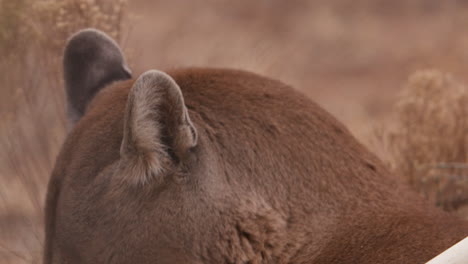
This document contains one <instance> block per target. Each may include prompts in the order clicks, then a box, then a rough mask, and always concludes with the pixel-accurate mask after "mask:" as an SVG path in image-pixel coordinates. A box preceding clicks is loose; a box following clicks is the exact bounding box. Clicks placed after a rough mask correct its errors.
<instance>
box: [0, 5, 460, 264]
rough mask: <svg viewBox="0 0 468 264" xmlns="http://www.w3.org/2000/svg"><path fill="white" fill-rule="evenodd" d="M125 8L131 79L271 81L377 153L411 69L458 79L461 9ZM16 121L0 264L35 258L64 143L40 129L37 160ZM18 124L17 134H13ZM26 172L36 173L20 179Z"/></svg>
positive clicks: (3, 169) (31, 140)
mask: <svg viewBox="0 0 468 264" xmlns="http://www.w3.org/2000/svg"><path fill="white" fill-rule="evenodd" d="M129 10H130V12H131V13H132V14H133V17H132V18H131V19H129V21H127V22H126V24H125V29H126V30H125V34H124V36H123V39H122V43H123V48H124V50H125V52H126V53H127V54H128V57H129V58H130V65H131V66H132V67H133V69H134V72H135V75H138V74H139V73H141V72H143V71H146V70H148V69H150V68H155V69H163V70H164V69H167V68H173V67H181V66H182V67H185V66H207V67H228V68H239V69H244V70H250V71H254V72H257V73H260V74H263V75H266V76H269V77H272V78H274V79H279V80H282V81H283V82H285V83H288V84H290V85H292V86H294V87H295V88H297V89H298V90H300V91H302V92H303V93H304V94H305V95H306V96H308V97H310V98H312V99H313V100H315V101H316V102H318V103H319V104H320V105H322V106H323V107H324V108H325V109H327V110H328V111H330V112H331V113H332V114H333V115H335V116H336V117H337V118H338V119H339V120H341V121H342V122H344V123H345V124H346V125H347V126H348V127H349V129H350V130H351V131H352V132H353V133H354V134H355V135H356V137H357V138H358V139H359V140H360V141H361V142H363V143H364V144H366V145H368V146H369V147H370V148H371V149H372V150H373V151H375V152H376V153H377V154H379V155H384V154H382V153H381V151H380V149H379V145H378V144H377V143H375V141H374V137H373V135H374V132H375V128H376V127H379V126H382V125H385V122H386V121H387V120H388V118H389V116H390V114H391V113H392V105H393V103H394V102H395V99H396V98H397V96H398V93H399V91H400V90H401V88H402V87H403V86H404V85H405V83H406V81H407V78H408V76H409V75H410V74H411V73H413V72H414V71H416V70H420V69H428V68H429V69H430V68H436V69H439V70H441V71H443V72H450V73H452V74H453V75H454V76H455V78H457V79H458V80H460V81H462V82H465V83H466V82H467V81H468V77H467V76H466V74H465V71H466V70H465V69H466V68H467V66H468V49H467V47H468V32H467V31H466V29H467V28H468V1H462V0H457V1H455V0H446V1H438V0H426V1H423V0H419V1H418V0H414V1H407V0H399V1H386V0H354V1H346V0H343V1H339V0H333V1H306V0H288V1H281V0H257V1H251V0H250V1H249V0H239V1H228V0H191V1H189V0H171V1H162V0H156V1H149V0H133V1H130V3H129ZM0 89H2V87H0ZM0 96H5V97H6V98H8V97H12V98H13V95H11V94H5V93H4V92H1V93H0ZM46 103H53V102H50V101H49V102H46ZM0 109H3V108H0ZM3 111H6V110H3ZM32 111H34V109H32ZM0 115H2V116H6V115H9V113H7V112H2V113H0ZM28 118H30V117H29V116H28V115H27V114H25V113H23V112H22V111H19V112H17V113H16V114H15V116H13V117H12V119H14V120H22V121H21V123H20V122H7V121H4V123H3V124H2V125H0V135H1V137H2V138H1V141H2V144H1V146H3V150H0V152H3V153H0V154H2V155H0V263H31V262H37V261H38V256H39V255H40V249H41V246H42V226H41V225H42V213H41V210H42V203H43V196H44V191H45V182H46V180H47V175H48V173H49V171H50V169H51V166H52V164H53V158H52V159H50V158H44V157H49V156H51V157H54V156H55V155H56V154H57V151H58V147H59V146H60V142H61V141H62V140H63V138H64V133H63V131H64V130H63V129H62V130H58V131H51V132H50V134H47V135H45V137H48V138H53V139H54V141H53V142H55V143H54V144H53V145H52V146H48V147H47V148H46V149H47V154H44V153H42V152H40V151H38V150H37V149H41V150H43V149H44V147H43V146H38V144H39V143H38V141H40V139H37V138H35V137H34V135H35V134H33V133H27V131H30V130H31V129H33V128H29V127H28V126H27V125H25V123H28V120H29V119H28ZM0 120H2V119H0ZM4 120H6V118H4ZM18 127H21V130H20V131H26V132H24V134H18V133H16V132H15V131H19V130H16V128H18ZM20 137H21V140H20ZM24 139H27V140H24ZM48 142H50V141H48ZM18 144H21V146H22V148H23V149H24V150H23V152H18V150H17V147H18ZM5 146H8V147H5ZM13 152H15V153H17V152H18V153H20V154H21V155H22V159H21V160H18V159H15V158H12V156H13V154H14V153H13ZM15 155H16V156H18V155H17V154H15ZM16 156H15V157H16ZM44 159H46V160H45V161H44ZM24 163H28V164H33V165H30V166H29V165H28V166H29V167H28V166H25V164H24ZM31 166H34V168H33V169H31ZM24 167H28V169H27V170H26V169H22V168H24ZM19 174H21V175H19ZM29 174H40V175H42V176H40V177H31V179H32V178H34V181H28V179H29V178H28V177H29V176H28V175H29ZM25 175H26V176H25Z"/></svg>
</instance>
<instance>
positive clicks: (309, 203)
mask: <svg viewBox="0 0 468 264" xmlns="http://www.w3.org/2000/svg"><path fill="white" fill-rule="evenodd" d="M168 74H169V75H170V76H172V77H173V78H174V79H175V81H176V83H177V84H178V85H179V86H180V88H181V89H182V92H183V94H184V98H185V104H186V105H187V108H188V109H189V115H190V117H191V118H192V121H193V123H194V124H195V127H196V128H197V131H198V133H199V143H198V145H197V146H196V147H195V148H194V149H193V151H192V152H191V153H190V155H188V157H186V158H185V160H183V161H181V164H183V166H182V165H180V166H176V167H175V168H174V169H173V170H172V171H170V172H166V173H167V175H166V176H167V177H166V178H167V180H166V181H165V182H164V183H163V184H162V185H159V184H158V185H152V184H151V183H149V184H146V185H144V186H133V185H131V184H128V185H125V184H123V183H122V182H121V181H118V180H116V178H118V175H115V174H116V171H118V169H117V167H118V166H117V165H116V164H117V163H118V161H119V159H120V157H119V149H120V145H121V142H122V137H123V126H124V124H123V122H124V111H125V107H126V102H127V96H128V92H129V88H130V87H131V86H132V84H133V81H126V82H121V83H118V84H115V85H112V86H110V87H107V88H105V89H104V90H102V91H101V92H100V93H99V94H98V95H97V96H96V98H95V99H94V100H93V101H92V104H91V105H90V107H89V109H88V110H87V113H86V114H85V116H84V117H83V118H82V119H81V120H80V121H79V122H78V123H77V124H76V127H75V128H74V129H73V130H72V132H71V134H70V135H69V136H68V138H67V140H66V142H65V144H64V146H63V149H62V152H61V154H60V155H59V158H58V160H57V164H56V167H55V170H54V172H53V174H52V178H51V182H50V185H49V192H48V197H47V210H46V215H47V219H46V220H47V226H46V232H47V239H46V251H45V263H422V262H424V261H427V260H429V259H430V258H431V257H433V256H435V255H437V254H438V253H440V252H441V251H443V250H444V249H446V248H448V247H449V246H451V245H452V244H454V243H456V242H457V241H459V240H460V239H462V238H463V237H464V236H466V235H467V234H468V225H467V223H466V222H463V221H461V220H459V219H456V218H455V217H453V216H450V215H448V214H446V213H443V212H441V211H439V210H438V209H435V208H433V207H432V206H430V205H428V204H427V203H426V202H424V201H423V200H422V199H421V198H420V197H418V196H417V195H415V194H413V193H412V192H411V191H410V190H408V189H407V188H406V187H405V186H404V185H402V184H401V183H399V182H397V180H396V178H395V177H394V176H392V175H390V173H389V172H388V170H387V169H386V168H385V167H384V166H383V165H382V163H381V162H380V161H379V160H377V159H376V158H375V157H374V155H372V154H370V153H369V152H368V151H367V150H366V149H365V148H364V147H362V146H361V145H360V144H359V143H358V142H357V141H356V140H355V139H354V138H353V137H352V136H351V135H350V133H349V132H348V131H347V129H346V128H345V127H344V126H343V125H341V124H340V123H339V122H338V121H336V120H335V119H334V118H333V117H332V116H330V115H329V114H328V113H326V112H325V111H324V110H322V109H321V108H320V107H319V106H317V105H316V104H314V103H313V102H311V101H310V100H308V99H307V98H305V97H304V96H303V95H301V94H299V93H298V92H296V91H294V90H293V89H291V88H289V87H287V86H286V85H284V84H282V83H280V82H277V81H273V80H270V79H267V78H263V77H260V76H257V75H254V74H251V73H247V72H242V71H234V70H222V69H185V70H177V71H170V72H168ZM130 176H131V175H130Z"/></svg>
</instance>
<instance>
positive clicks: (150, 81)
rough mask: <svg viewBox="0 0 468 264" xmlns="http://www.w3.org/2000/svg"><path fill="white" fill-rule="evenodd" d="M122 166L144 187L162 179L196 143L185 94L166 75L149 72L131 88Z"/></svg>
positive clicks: (155, 71) (158, 72) (126, 116)
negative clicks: (144, 184) (147, 183)
mask: <svg viewBox="0 0 468 264" xmlns="http://www.w3.org/2000/svg"><path fill="white" fill-rule="evenodd" d="M123 134H124V136H123V141H122V145H121V149H120V155H121V163H122V165H123V166H124V167H125V168H126V169H130V171H128V172H127V173H124V174H126V176H125V177H131V178H132V179H133V180H132V181H134V182H135V183H138V184H141V183H145V182H148V181H150V180H152V179H153V180H161V179H162V175H163V174H164V171H165V170H166V169H167V168H168V166H171V167H172V166H174V165H176V164H179V163H180V162H183V160H184V158H185V156H186V155H187V153H188V152H189V150H190V149H191V148H193V147H195V146H196V144H197V131H196V129H195V127H194V126H193V124H192V122H191V120H190V117H189V114H188V111H187V108H186V106H185V103H184V98H183V95H182V91H181V90H180V87H179V86H178V85H177V83H176V82H175V81H174V80H173V79H172V78H171V77H170V76H169V75H167V74H166V73H163V72H161V71H157V70H150V71H147V72H145V73H144V74H142V75H141V76H140V77H139V78H138V79H137V80H136V82H135V83H134V85H133V87H132V88H131V90H130V92H129V95H128V101H127V106H126V112H125V119H124V133H123Z"/></svg>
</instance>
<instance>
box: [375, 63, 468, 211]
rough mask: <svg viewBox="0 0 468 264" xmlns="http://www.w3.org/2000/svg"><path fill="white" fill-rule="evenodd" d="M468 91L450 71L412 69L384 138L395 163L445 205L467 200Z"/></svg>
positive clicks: (422, 190)
mask: <svg viewBox="0 0 468 264" xmlns="http://www.w3.org/2000/svg"><path fill="white" fill-rule="evenodd" d="M467 114H468V93H467V91H466V89H465V87H463V86H462V85H461V84H460V83H458V82H457V81H455V80H454V78H453V77H452V76H450V75H449V74H444V73H441V72H439V71H435V70H429V71H421V72H417V73H415V74H414V75H412V76H411V77H410V79H409V81H408V84H407V85H406V88H405V89H404V90H403V91H402V93H401V95H400V98H399V100H398V102H397V104H396V107H395V116H394V117H395V119H394V122H395V123H394V127H393V129H392V130H391V131H389V132H388V133H387V134H386V135H385V137H384V139H385V143H386V144H385V145H386V146H387V150H388V154H389V157H390V163H391V164H392V167H393V169H394V170H395V171H396V172H397V173H398V174H399V175H402V176H403V177H405V179H406V180H407V181H408V183H409V184H410V185H411V186H413V187H414V188H415V189H416V190H417V191H419V192H420V193H422V194H424V195H425V196H426V197H427V198H429V199H432V200H433V201H435V202H436V204H437V205H439V206H442V207H443V208H444V209H446V210H452V209H456V208H457V207H459V206H460V205H462V204H464V203H467V202H468V118H467Z"/></svg>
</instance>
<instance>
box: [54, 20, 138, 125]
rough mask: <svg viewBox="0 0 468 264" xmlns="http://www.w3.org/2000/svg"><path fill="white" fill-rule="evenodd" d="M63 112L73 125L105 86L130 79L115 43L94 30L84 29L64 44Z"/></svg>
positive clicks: (129, 73)
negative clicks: (65, 99) (64, 108)
mask: <svg viewBox="0 0 468 264" xmlns="http://www.w3.org/2000/svg"><path fill="white" fill-rule="evenodd" d="M63 70H64V81H65V89H66V95H67V101H68V102H67V111H68V119H69V121H70V125H71V126H73V124H74V123H75V122H77V121H78V120H79V119H80V118H81V116H83V115H84V113H85V111H86V106H87V105H88V104H89V102H90V101H91V100H92V98H93V97H94V95H96V93H97V92H98V91H99V90H101V89H102V88H104V87H105V86H106V85H108V84H110V83H112V82H115V81H120V80H126V79H130V78H131V71H130V70H129V68H128V67H127V64H126V62H125V59H124V56H123V54H122V51H121V50H120V48H119V46H118V44H117V43H116V42H115V41H114V40H113V39H112V38H110V37H109V36H108V35H106V34H105V33H104V32H101V31H99V30H96V29H85V30H81V31H79V32H77V33H76V34H74V35H73V36H72V37H71V38H70V39H69V40H68V42H67V45H66V47H65V51H64V55H63Z"/></svg>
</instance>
